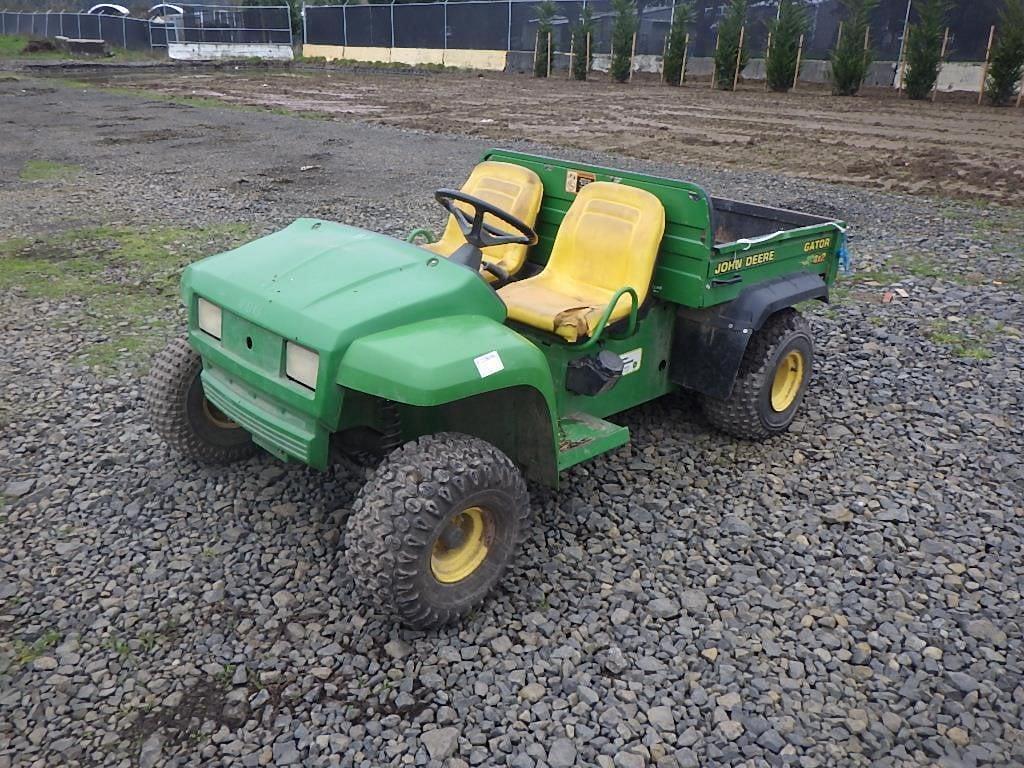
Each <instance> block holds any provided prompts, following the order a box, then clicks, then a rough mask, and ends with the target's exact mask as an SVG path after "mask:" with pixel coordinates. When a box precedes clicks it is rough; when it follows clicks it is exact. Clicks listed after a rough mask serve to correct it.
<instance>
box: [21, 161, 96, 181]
mask: <svg viewBox="0 0 1024 768" xmlns="http://www.w3.org/2000/svg"><path fill="white" fill-rule="evenodd" d="M81 171H82V167H81V166H80V165H73V164H71V163H55V162H53V161H51V160H29V161H28V162H27V163H25V166H24V167H23V168H22V169H21V173H19V174H18V178H19V179H21V180H22V181H59V180H61V179H71V178H74V177H75V176H77V175H78V174H79V173H81Z"/></svg>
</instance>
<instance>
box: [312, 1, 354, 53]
mask: <svg viewBox="0 0 1024 768" xmlns="http://www.w3.org/2000/svg"><path fill="white" fill-rule="evenodd" d="M344 39H345V14H344V12H343V11H342V9H341V8H339V7H337V6H317V5H310V6H307V7H306V42H307V43H310V44H311V45H338V40H342V41H344ZM342 45H344V42H342Z"/></svg>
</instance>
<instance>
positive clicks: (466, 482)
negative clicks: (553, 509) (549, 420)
mask: <svg viewBox="0 0 1024 768" xmlns="http://www.w3.org/2000/svg"><path fill="white" fill-rule="evenodd" d="M529 506H530V500H529V495H528V494H527V491H526V483H525V481H524V480H523V477H522V475H521V473H520V472H519V470H518V469H517V468H516V466H515V465H514V464H513V463H512V461H511V459H509V458H508V456H506V455H505V454H504V453H502V452H501V451H499V450H498V449H497V448H495V447H494V446H493V445H491V444H490V443H488V442H486V441H484V440H480V439H479V438H475V437H469V436H468V435H462V434H457V433H453V432H442V433H439V434H436V435H426V436H424V437H420V438H419V439H417V440H414V441H412V442H409V443H406V444H405V445H403V446H402V447H400V448H398V449H396V450H395V451H393V452H392V453H391V454H389V455H388V457H387V458H386V459H385V460H384V462H383V463H382V464H381V465H380V466H379V467H378V468H377V470H376V471H375V472H374V474H373V475H372V476H371V478H370V480H369V481H368V482H367V484H366V485H365V486H364V487H363V490H362V492H361V493H360V494H359V497H358V498H357V499H356V502H355V504H354V505H353V511H352V515H351V516H350V517H349V519H348V525H347V530H346V536H345V545H346V555H347V559H348V564H349V570H350V572H351V574H352V577H353V578H354V579H355V582H356V586H357V588H358V589H359V590H360V591H361V592H362V593H363V594H364V595H365V596H366V597H367V598H369V599H370V600H371V601H373V603H374V604H376V605H377V606H379V607H380V608H381V609H383V610H384V611H386V612H388V613H389V614H390V615H392V616H394V617H395V618H397V619H398V620H399V621H400V622H401V623H403V624H405V625H406V626H408V627H413V628H417V629H426V628H432V627H439V626H442V625H444V624H449V623H452V622H454V621H455V620H457V619H459V618H461V617H462V616H465V615H466V614H467V613H469V612H470V611H472V610H473V609H474V608H476V607H477V606H478V605H479V604H480V603H481V602H483V600H484V598H485V597H486V596H487V594H488V593H489V592H490V591H491V589H492V588H493V587H494V586H495V584H497V583H498V581H499V580H500V579H501V577H502V576H503V575H504V573H505V571H506V570H507V569H508V567H509V566H510V565H511V563H512V560H513V559H514V556H515V553H516V550H517V548H518V546H519V543H520V542H521V541H522V539H523V537H524V536H525V533H526V528H527V523H528V519H529Z"/></svg>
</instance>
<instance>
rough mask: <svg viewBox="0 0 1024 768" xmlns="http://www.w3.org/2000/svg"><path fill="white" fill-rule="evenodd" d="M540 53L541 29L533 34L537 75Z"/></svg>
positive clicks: (535, 72) (534, 74)
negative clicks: (538, 55)
mask: <svg viewBox="0 0 1024 768" xmlns="http://www.w3.org/2000/svg"><path fill="white" fill-rule="evenodd" d="M539 53H540V30H539V29H538V30H537V32H536V34H534V36H533V76H534V77H536V76H537V54H539Z"/></svg>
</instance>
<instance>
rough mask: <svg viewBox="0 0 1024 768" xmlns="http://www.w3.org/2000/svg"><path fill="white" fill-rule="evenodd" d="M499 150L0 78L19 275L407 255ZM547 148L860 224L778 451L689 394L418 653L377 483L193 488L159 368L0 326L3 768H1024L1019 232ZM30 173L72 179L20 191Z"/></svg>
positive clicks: (52, 317)
mask: <svg viewBox="0 0 1024 768" xmlns="http://www.w3.org/2000/svg"><path fill="white" fill-rule="evenodd" d="M111 138H116V139H117V141H110V140H109V139H111ZM510 145H512V146H525V145H521V144H518V143H516V142H510ZM483 149H484V145H483V144H482V143H480V142H478V141H475V140H472V139H468V138H466V137H459V138H455V137H448V136H444V135H431V134H427V133H423V132H411V131H400V130H397V129H391V128H381V127H372V126H365V125H361V124H359V123H357V122H351V123H343V122H328V121H317V120H304V119H300V118H296V117H290V116H287V115H275V114H267V113H253V112H243V111H239V110H232V109H217V108H194V107H184V106H180V105H176V104H171V103H167V102H160V101H147V100H145V99H139V98H137V97H129V96H123V95H117V94H108V93H99V92H94V91H89V92H82V91H80V90H76V89H70V88H66V87H60V86H57V85H55V84H53V83H51V82H44V81H36V80H31V79H23V80H19V81H16V82H6V81H5V82H0V240H5V239H9V238H14V237H29V238H31V237H42V236H45V235H48V234H50V233H53V232H59V231H62V230H64V229H67V228H70V227H81V226H88V225H95V224H97V223H107V224H110V223H116V224H123V225H130V226H138V227H143V226H147V225H149V224H154V223H158V224H166V223H173V224H175V225H177V226H184V227H200V226H208V225H211V224H223V223H231V222H238V221H241V222H247V223H249V224H252V225H253V226H254V227H255V228H256V229H257V230H259V231H269V230H271V229H273V228H276V227H280V226H282V225H284V224H286V223H288V222H289V221H290V220H291V219H293V218H295V217H297V216H302V215H308V216H321V217H325V218H330V219H334V220H339V221H344V222H347V223H350V224H354V225H356V226H363V227H368V228H372V229H375V230H378V231H383V232H386V233H389V234H394V235H400V234H402V233H404V232H405V231H407V230H408V229H410V228H412V227H413V226H418V225H425V224H427V225H433V226H438V225H439V224H440V223H441V221H442V215H441V213H440V210H439V209H437V208H436V206H434V205H433V203H432V201H431V194H430V193H431V191H432V190H433V189H435V188H437V187H440V186H445V185H452V184H458V183H460V181H461V180H462V179H463V178H464V177H465V176H466V174H467V173H468V170H469V169H470V167H471V166H472V164H473V163H474V162H475V160H476V158H477V157H478V156H479V155H480V153H481V152H482V150H483ZM545 151H547V152H548V153H550V154H567V155H569V156H572V157H577V158H581V159H588V160H596V161H600V162H604V163H606V164H612V165H622V166H628V167H633V168H646V169H648V170H652V171H655V172H661V173H664V174H668V175H674V176H680V177H684V178H692V179H694V180H696V181H698V182H700V183H702V184H704V185H705V186H706V187H707V188H708V189H709V190H711V191H712V192H713V193H715V194H720V195H724V196H731V197H737V198H741V199H749V200H753V201H756V202H763V203H772V204H776V205H780V206H784V207H793V208H797V209H801V210H808V211H811V212H818V213H825V214H830V215H840V216H842V217H843V218H844V219H846V220H847V221H848V222H849V225H850V233H851V249H852V252H853V254H854V258H855V260H856V266H857V268H858V270H859V272H858V274H857V275H855V276H854V277H852V278H849V279H847V280H845V281H843V282H842V284H841V289H840V291H838V295H837V297H836V298H837V300H836V301H835V302H834V303H833V304H832V305H830V306H816V307H811V308H809V309H808V317H809V320H810V323H811V327H812V330H813V333H814V336H815V341H816V345H817V351H818V364H817V370H816V371H815V374H814V379H813V381H812V385H811V389H810V391H809V393H808V396H807V398H806V400H805V404H804V408H803V411H802V415H801V416H800V417H799V418H798V419H797V421H796V422H795V424H794V426H793V429H792V431H791V432H790V433H789V434H787V435H785V436H783V437H780V438H778V439H775V440H772V441H770V442H766V443H763V444H750V443H743V442H739V441H736V440H733V439H729V438H727V437H724V436H722V435H719V434H716V433H715V432H713V431H712V430H711V429H710V428H709V426H708V425H707V423H706V422H704V420H703V418H702V417H701V416H700V412H699V409H698V408H697V407H696V406H695V404H694V403H693V402H691V401H690V400H689V399H688V398H686V397H676V398H669V399H665V400H664V401H662V402H657V403H653V404H650V405H647V406H644V407H641V408H637V409H634V410H632V411H630V412H628V413H626V414H625V415H623V416H622V422H623V423H624V424H626V425H628V426H629V428H630V430H631V433H632V442H631V444H630V446H628V447H627V448H624V449H622V450H619V451H616V452H613V453H611V454H609V455H606V456H603V457H601V458H599V459H598V460H595V461H592V462H590V463H587V464H585V465H582V466H580V467H577V468H574V469H573V470H571V471H570V472H568V473H567V475H566V477H565V485H564V490H563V491H561V492H560V493H559V494H557V495H556V494H553V493H550V492H547V491H544V490H541V489H537V488H533V489H531V493H532V498H533V506H534V511H535V516H536V520H537V521H538V522H537V524H536V525H535V526H534V527H533V529H532V532H531V535H530V538H529V540H528V541H527V542H526V545H525V548H524V550H523V552H522V554H521V557H520V558H519V566H518V567H517V569H516V570H515V571H514V573H512V574H510V576H509V577H508V578H507V580H506V582H505V583H504V584H503V586H502V587H501V588H500V589H499V590H498V591H497V593H496V594H495V595H494V596H493V598H492V599H491V600H490V601H489V602H488V603H487V604H486V605H485V606H483V608H482V609H481V610H480V611H479V612H478V613H477V614H476V615H475V616H473V617H472V618H471V619H470V620H468V621H466V622H465V623H464V624H463V625H461V626H458V627H452V628H449V629H446V630H443V631H439V632H433V633H417V632H410V631H405V630H400V629H397V628H396V627H394V626H393V625H391V624H390V623H388V622H387V621H386V620H385V619H384V618H383V617H382V616H381V615H380V614H378V612H377V611H376V610H375V608H374V606H373V605H367V604H363V603H360V602H358V601H357V600H356V599H355V597H354V596H353V588H352V582H351V578H350V577H349V575H348V572H347V569H346V564H345V558H344V556H343V554H342V553H341V552H339V551H338V543H339V535H340V532H341V530H342V526H343V521H344V519H345V517H346V516H347V514H348V512H349V505H350V504H351V502H352V500H353V497H354V495H355V493H356V492H357V490H358V489H359V487H360V486H361V484H362V482H363V479H364V477H365V470H363V469H361V468H359V467H357V466H354V465H351V466H350V465H338V466H335V467H333V468H331V469H330V470H329V471H327V472H326V473H323V474H320V473H317V472H315V471H312V470H309V469H307V468H304V467H301V466H285V465H282V464H279V463H277V462H276V461H275V460H273V459H271V458H270V457H268V456H263V455H261V456H258V457H256V458H253V459H251V460H248V461H246V462H245V463H243V464H240V465H235V466H232V467H229V468H211V467H200V466H194V465H191V464H188V463H185V462H182V461H181V460H179V459H176V457H175V456H173V455H171V454H170V453H169V452H168V451H167V450H166V449H165V447H164V446H163V445H162V444H161V443H160V441H159V440H158V439H157V438H156V436H155V435H154V434H153V432H152V431H151V429H150V427H149V424H148V422H147V416H146V412H145V408H144V402H143V396H142V392H141V383H140V369H139V368H138V367H135V366H133V365H132V364H131V363H130V362H129V361H128V360H127V358H123V359H120V360H119V363H118V364H117V365H115V366H114V367H112V368H110V367H108V368H91V369H90V368H85V367H83V366H82V365H81V363H79V362H76V357H75V353H77V352H78V351H80V350H81V349H82V348H83V347H87V346H88V345H89V344H92V343H95V341H96V340H97V338H98V335H97V332H96V331H93V330H90V326H89V321H90V318H89V317H88V316H87V315H86V314H83V305H82V303H81V302H80V301H78V300H76V298H75V297H74V296H49V297H43V298H29V297H28V296H26V295H25V294H24V293H23V292H20V291H18V290H17V289H15V290H12V291H10V292H8V293H6V294H4V295H0V318H2V319H0V340H2V344H3V349H4V352H3V354H2V355H0V477H2V478H3V480H2V484H0V487H2V488H3V489H4V490H3V508H2V510H0V768H7V767H8V766H22V765H24V766H50V765H62V766H93V765H109V766H134V765H142V766H163V765H175V766H199V765H204V766H207V765H225V766H227V765H242V766H264V765H275V766H285V765H303V766H320V765H323V766H334V765H339V766H386V765H387V766H390V765H395V766H399V765H402V766H405V765H414V766H421V765H447V766H449V767H450V768H456V766H477V765H498V766H502V765H505V766H514V767H515V768H534V767H537V768H539V767H540V766H571V765H581V766H583V765H586V766H592V765H598V766H602V767H604V766H659V768H671V767H677V768H685V767H687V766H698V765H700V766H706V765H744V766H759V765H796V766H801V768H817V767H818V766H822V767H824V766H832V765H844V766H869V765H871V766H932V765H942V766H961V765H962V766H975V765H979V766H1006V765H1020V764H1022V763H1024V729H1022V725H1021V723H1022V721H1024V681H1022V675H1024V640H1022V635H1024V617H1022V612H1021V589H1022V584H1024V558H1022V553H1024V546H1022V544H1024V530H1022V508H1024V463H1022V462H1021V456H1022V455H1024V437H1022V434H1024V432H1022V402H1021V399H1022V393H1024V380H1022V379H1024V364H1022V346H1024V345H1022V333H1024V301H1022V296H1021V288H1022V285H1024V279H1022V272H1021V270H1022V269H1024V263H1022V252H1021V245H1020V236H1021V229H1022V227H1021V219H1020V212H1019V211H1014V210H1011V209H1004V208H999V207H995V206H991V207H982V206H972V205H970V204H967V203H962V202H959V203H951V202H943V201H935V200H927V199H922V198H908V197H901V196H897V195H890V194H884V193H879V192H874V191H871V190H865V189H858V188H854V187H849V186H842V185H822V184H816V183H810V182H806V181H801V180H799V179H795V178H792V177H788V176H784V175H775V174H765V173H753V172H738V171H728V172H726V171H714V172H712V171H707V170H702V169H700V168H687V167H686V166H685V160H686V158H685V148H683V149H682V150H681V152H680V157H679V161H680V164H679V165H672V166H667V165H660V166H656V165H650V164H645V163H640V162H637V161H621V160H617V159H616V158H612V157H601V156H596V155H587V154H586V153H581V152H577V151H572V152H565V153H563V152H561V151H559V150H556V149H550V148H549V149H547V150H545ZM34 158H43V159H47V160H50V161H53V162H59V163H73V164H76V165H78V166H80V168H81V172H80V173H78V174H77V175H75V176H73V177H70V178H63V179H60V180H54V181H47V182H38V181H23V180H21V179H20V178H19V170H20V168H21V167H22V165H23V164H24V162H25V161H26V160H28V159H34ZM311 165H314V166H320V168H319V169H317V170H314V171H301V170H300V168H302V167H303V166H311ZM0 269H3V262H2V261H0ZM152 312H153V316H154V317H153V322H159V323H162V324H163V325H162V326H161V327H164V328H166V331H165V332H166V334H167V335H168V336H170V335H171V334H174V333H177V332H180V323H181V315H180V313H179V311H178V309H177V308H176V307H174V306H173V304H172V303H171V302H169V301H167V302H165V301H164V300H163V299H161V300H160V301H155V302H154V306H153V309H152ZM141 362H142V367H144V364H145V361H141Z"/></svg>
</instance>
